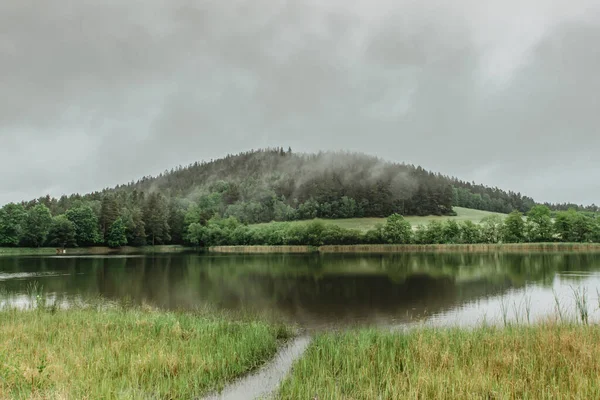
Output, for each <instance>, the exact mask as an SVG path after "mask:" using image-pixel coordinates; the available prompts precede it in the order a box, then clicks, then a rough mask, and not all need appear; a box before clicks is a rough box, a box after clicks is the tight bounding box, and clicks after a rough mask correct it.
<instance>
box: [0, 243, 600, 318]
mask: <svg viewBox="0 0 600 400" xmlns="http://www.w3.org/2000/svg"><path fill="white" fill-rule="evenodd" d="M34 284H35V285H37V286H38V287H42V288H43V292H44V294H45V296H47V297H48V298H49V300H50V301H56V302H59V303H60V304H62V305H68V304H70V303H72V302H76V301H79V300H82V299H86V298H89V297H98V296H101V297H103V298H105V299H108V300H114V301H118V302H130V303H135V304H150V305H152V306H156V307H159V308H164V309H185V310H193V309H196V308H201V307H205V306H210V307H217V308H219V309H226V310H234V311H239V310H245V311H251V312H258V313H260V314H262V315H265V316H268V317H273V318H277V319H283V320H285V321H289V322H293V323H297V324H298V325H300V326H301V327H303V328H306V329H308V330H319V329H330V328H333V329H338V328H346V327H351V326H366V325H368V326H385V327H392V328H393V327H399V328H401V327H404V326H410V325H412V324H415V323H426V324H442V325H461V326H469V325H476V324H481V323H483V322H488V323H504V322H505V320H506V321H518V322H526V321H528V320H529V321H534V320H537V319H539V318H544V317H547V316H548V315H559V314H560V315H562V316H563V318H576V316H577V315H580V313H577V309H578V308H577V306H576V298H577V297H579V298H581V297H582V296H585V297H584V298H585V300H586V304H583V306H581V302H580V308H579V309H582V307H583V308H585V309H586V310H587V312H588V314H589V318H590V320H599V319H600V318H599V317H600V311H599V306H600V304H599V299H598V291H600V254H584V253H571V254H561V253H542V254H470V253H469V254H424V253H418V254H417V253H415V254H395V255H362V254H361V255H319V254H306V255H206V254H195V253H193V254H190V253H185V254H166V255H165V254H161V255H154V256H148V255H139V256H138V255H131V256H77V257H75V256H73V257H71V256H47V257H27V256H19V257H0V305H4V306H6V305H14V306H18V307H27V306H28V305H29V304H30V303H31V301H32V298H31V296H30V293H31V287H32V285H34ZM557 304H558V307H560V312H559V310H558V309H557Z"/></svg>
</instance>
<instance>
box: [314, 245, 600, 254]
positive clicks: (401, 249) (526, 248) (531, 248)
mask: <svg viewBox="0 0 600 400" xmlns="http://www.w3.org/2000/svg"><path fill="white" fill-rule="evenodd" d="M545 251H555V252H573V251H580V252H594V251H600V243H492V244H485V243H484V244H358V245H348V246H333V245H331V246H321V247H319V252H320V253H414V252H436V253H437V252H446V253H457V252H460V253H488V252H516V253H527V252H545Z"/></svg>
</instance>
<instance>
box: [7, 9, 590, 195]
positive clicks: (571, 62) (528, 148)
mask: <svg viewBox="0 0 600 400" xmlns="http://www.w3.org/2000/svg"><path fill="white" fill-rule="evenodd" d="M599 43H600V2H599V1H598V0H489V1H481V0H427V1H421V0H354V1H346V0H291V1H280V0H251V1H250V0H214V1H185V0H129V1H122V0H102V1H100V0H97V1H90V0H56V1H47V0H19V1H16V0H15V1H12V0H11V1H2V2H0V93H1V95H0V168H1V171H2V173H1V174H0V204H3V203H6V202H9V201H20V200H22V199H30V198H35V197H39V196H40V195H45V194H51V195H53V196H60V195H61V194H63V193H65V194H70V193H72V192H80V193H84V192H89V191H92V190H96V189H101V188H103V187H108V186H114V185H116V184H119V183H125V182H127V181H131V180H132V179H137V178H139V177H141V176H144V175H149V174H157V173H159V172H161V171H163V170H165V169H167V168H168V169H170V168H171V167H173V166H177V165H179V164H182V165H185V164H188V163H190V162H194V161H196V160H208V159H211V158H218V157H221V156H223V155H225V154H227V153H236V152H240V151H244V150H249V149H251V148H259V147H266V146H280V145H281V146H285V147H287V146H291V147H292V148H293V149H294V150H295V151H318V150H321V149H323V150H354V151H361V152H366V153H369V154H372V155H377V156H380V157H382V158H385V159H388V160H391V161H406V162H410V163H414V164H420V165H422V166H424V167H425V168H427V169H431V170H434V171H439V172H442V173H444V174H449V175H454V176H457V177H459V178H463V179H466V180H475V181H477V182H481V183H484V184H487V185H491V186H499V187H502V188H504V189H512V190H516V191H521V192H522V193H525V194H528V195H531V196H533V197H534V198H535V199H536V200H538V201H560V202H562V201H571V202H577V203H592V202H595V203H600V130H599V125H600V100H599V96H600V45H599Z"/></svg>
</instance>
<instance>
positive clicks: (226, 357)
mask: <svg viewBox="0 0 600 400" xmlns="http://www.w3.org/2000/svg"><path fill="white" fill-rule="evenodd" d="M289 334H290V332H289V331H288V330H287V329H286V328H285V327H277V326H273V325H269V324H267V323H262V322H252V321H237V322H236V321H233V320H230V319H228V318H225V317H223V316H220V317H217V316H209V315H196V316H194V315H186V314H178V313H167V312H157V311H151V310H147V311H141V310H133V309H129V310H118V309H108V310H106V309H104V310H96V309H91V308H88V309H74V310H67V311H64V310H63V311H60V310H58V311H57V310H55V311H48V310H34V311H16V310H8V311H0V398H2V399H8V398H11V399H12V398H14V399H61V398H64V399H134V398H135V399H141V398H143V399H180V398H186V399H191V398H194V397H196V396H199V395H201V394H203V393H206V392H207V391H210V390H212V389H219V388H222V387H223V386H224V384H225V383H226V382H227V381H230V380H232V379H234V378H235V377H238V376H240V375H242V374H244V373H247V372H248V371H250V370H252V369H254V368H256V367H258V366H259V365H261V364H263V363H264V362H266V361H267V360H269V359H270V358H271V357H272V356H273V355H274V354H275V352H276V351H277V348H278V341H279V340H281V339H284V338H286V337H287V336H288V335H289Z"/></svg>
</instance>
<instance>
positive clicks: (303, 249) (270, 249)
mask: <svg viewBox="0 0 600 400" xmlns="http://www.w3.org/2000/svg"><path fill="white" fill-rule="evenodd" d="M208 250H209V251H210V252H211V253H244V254H250V253H261V254H262V253H312V252H314V251H315V249H314V248H313V247H311V246H212V247H210V248H209V249H208Z"/></svg>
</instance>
